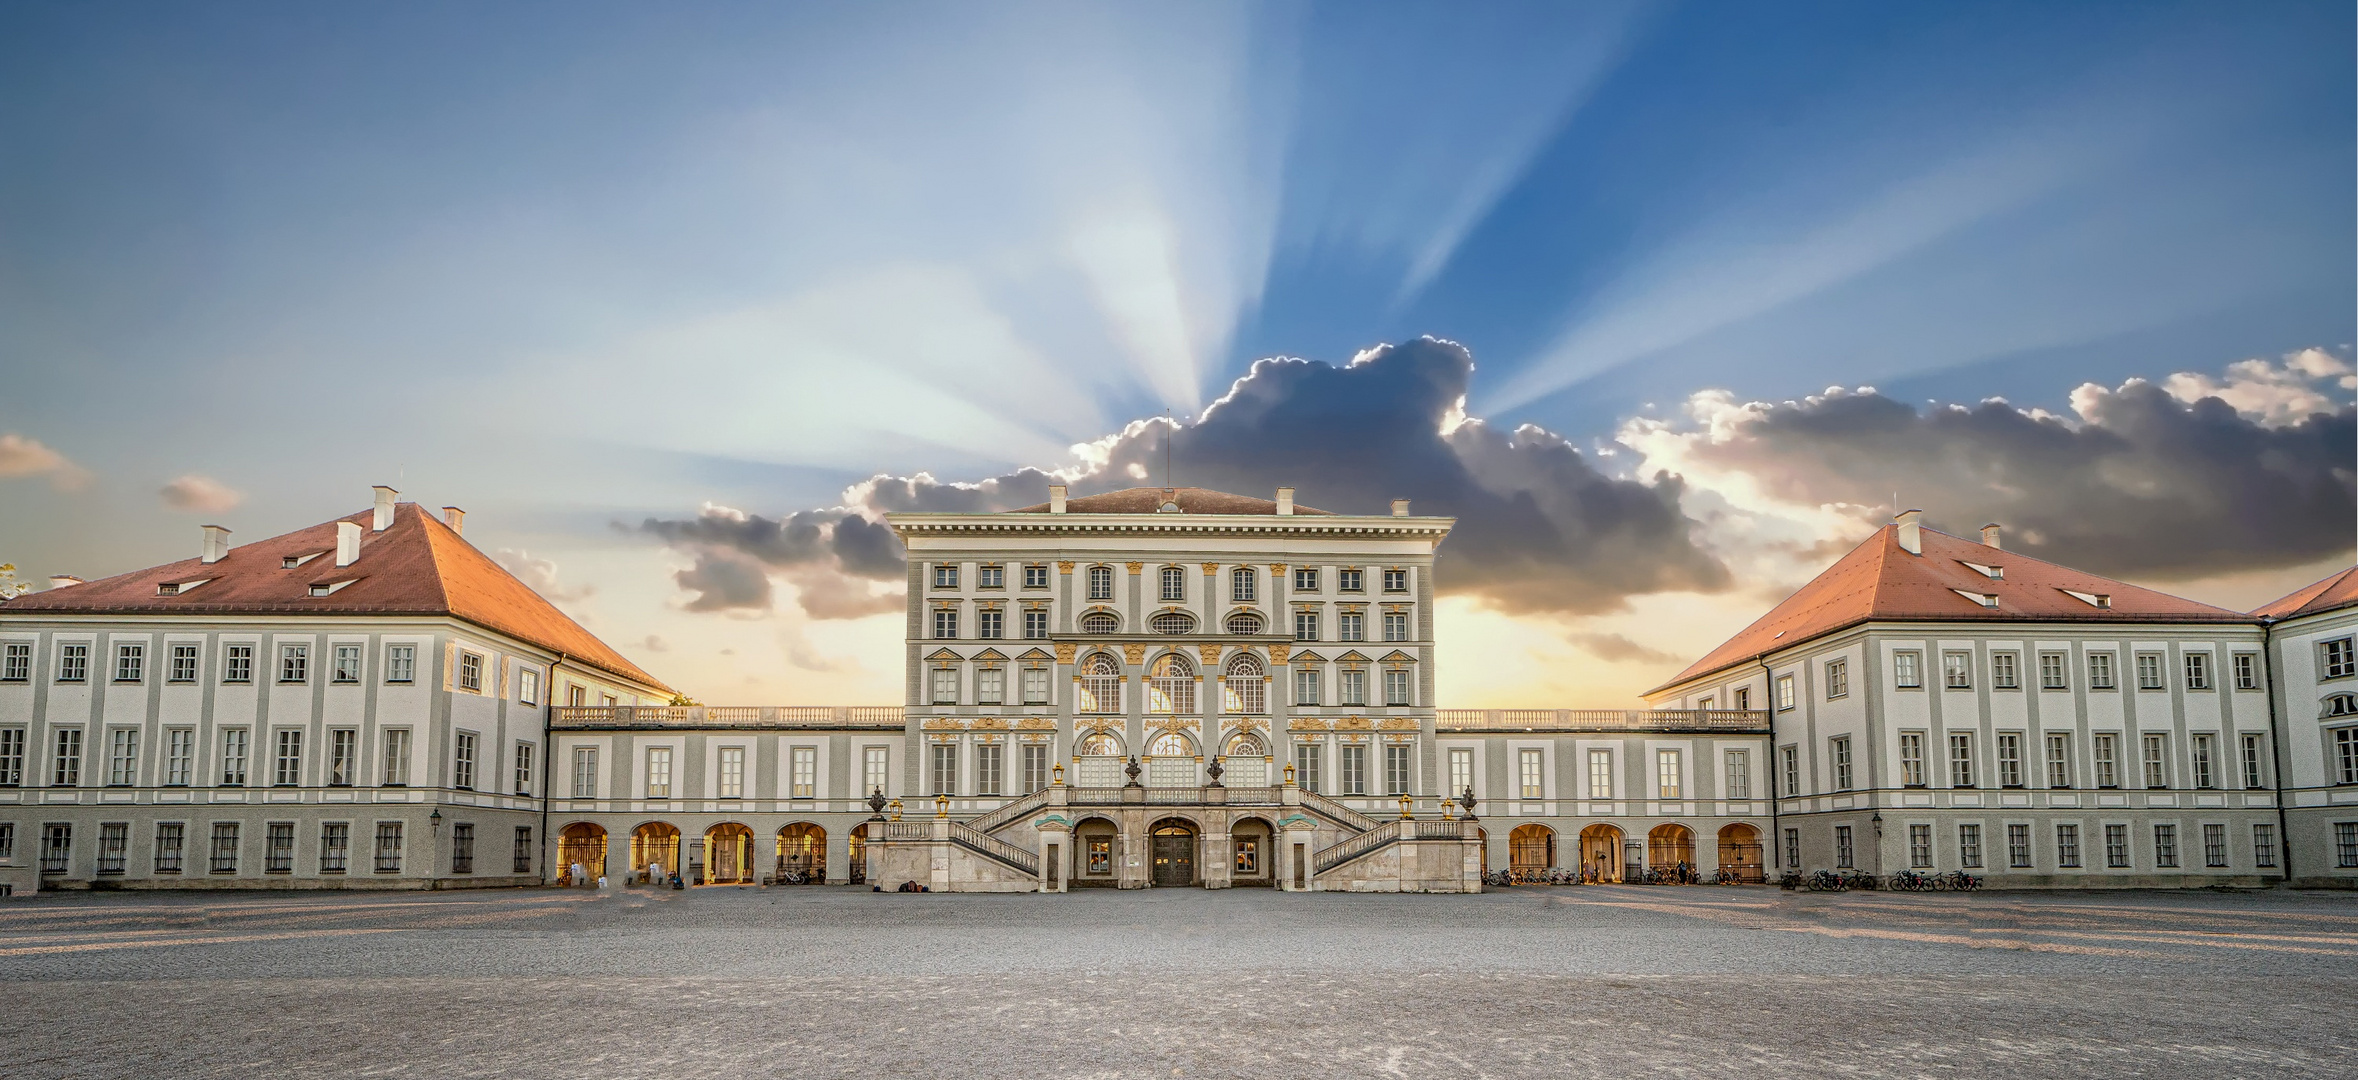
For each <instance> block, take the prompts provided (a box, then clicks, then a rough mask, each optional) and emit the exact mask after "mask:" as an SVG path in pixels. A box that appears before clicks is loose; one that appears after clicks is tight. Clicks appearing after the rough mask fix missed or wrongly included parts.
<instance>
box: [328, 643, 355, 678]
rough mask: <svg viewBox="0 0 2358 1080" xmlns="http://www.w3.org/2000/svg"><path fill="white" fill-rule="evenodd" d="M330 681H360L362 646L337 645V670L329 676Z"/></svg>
mask: <svg viewBox="0 0 2358 1080" xmlns="http://www.w3.org/2000/svg"><path fill="white" fill-rule="evenodd" d="M328 681H329V682H337V683H356V682H359V681H360V646H358V645H338V646H336V655H335V670H334V672H333V674H331V675H329V676H328Z"/></svg>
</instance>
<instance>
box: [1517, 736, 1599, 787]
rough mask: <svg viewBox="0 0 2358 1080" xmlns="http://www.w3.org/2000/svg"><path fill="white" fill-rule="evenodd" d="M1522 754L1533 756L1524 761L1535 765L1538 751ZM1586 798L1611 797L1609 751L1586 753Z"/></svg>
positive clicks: (1593, 750)
mask: <svg viewBox="0 0 2358 1080" xmlns="http://www.w3.org/2000/svg"><path fill="white" fill-rule="evenodd" d="M1523 752H1524V753H1525V754H1530V755H1533V756H1532V757H1530V758H1526V759H1525V760H1526V761H1528V762H1531V763H1532V764H1533V765H1536V764H1537V762H1538V758H1537V755H1538V753H1539V751H1537V750H1525V751H1523ZM1588 797H1589V798H1592V799H1610V798H1612V797H1613V752H1612V751H1611V750H1606V749H1602V748H1598V749H1592V750H1590V751H1589V752H1588Z"/></svg>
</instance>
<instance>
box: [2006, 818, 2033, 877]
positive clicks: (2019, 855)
mask: <svg viewBox="0 0 2358 1080" xmlns="http://www.w3.org/2000/svg"><path fill="white" fill-rule="evenodd" d="M2030 864H2031V848H2030V826H2028V825H2008V826H2006V865H2007V866H2010V867H2013V868H2015V869H2018V870H2019V869H2024V868H2027V867H2029V866H2030Z"/></svg>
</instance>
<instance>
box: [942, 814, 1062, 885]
mask: <svg viewBox="0 0 2358 1080" xmlns="http://www.w3.org/2000/svg"><path fill="white" fill-rule="evenodd" d="M950 842H951V843H953V844H956V845H958V846H959V847H962V848H965V849H966V850H968V851H972V852H974V853H975V854H977V855H982V856H986V857H988V858H993V859H997V860H999V861H1000V862H1003V863H1006V864H1007V865H1009V866H1012V867H1014V868H1016V869H1018V870H1021V871H1023V872H1024V873H1026V874H1030V875H1032V876H1034V877H1038V876H1039V874H1040V854H1039V853H1038V852H1036V851H1028V850H1026V849H1024V848H1020V847H1017V846H1015V845H1014V844H1010V843H1008V842H1007V841H1005V840H1001V839H999V838H998V837H996V836H992V835H990V834H989V833H985V832H981V831H979V830H976V829H974V828H973V827H971V826H969V825H967V824H966V823H965V822H963V821H953V822H951V823H950Z"/></svg>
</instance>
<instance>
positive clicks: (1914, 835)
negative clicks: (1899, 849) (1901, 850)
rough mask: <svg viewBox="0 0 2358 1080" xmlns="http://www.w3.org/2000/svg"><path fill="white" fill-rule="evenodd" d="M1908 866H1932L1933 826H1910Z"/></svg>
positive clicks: (1914, 867) (1926, 867)
mask: <svg viewBox="0 0 2358 1080" xmlns="http://www.w3.org/2000/svg"><path fill="white" fill-rule="evenodd" d="M1908 866H1909V867H1910V868H1911V869H1916V870H1923V869H1928V868H1930V867H1931V866H1932V826H1930V825H1910V826H1908Z"/></svg>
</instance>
